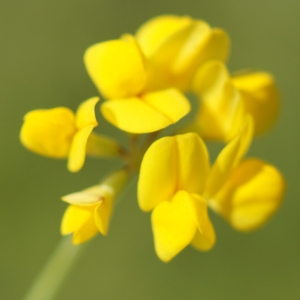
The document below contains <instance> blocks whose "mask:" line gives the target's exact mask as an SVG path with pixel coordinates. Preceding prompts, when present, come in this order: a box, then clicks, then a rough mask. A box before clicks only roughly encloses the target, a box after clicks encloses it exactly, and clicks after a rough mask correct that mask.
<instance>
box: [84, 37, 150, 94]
mask: <svg viewBox="0 0 300 300" xmlns="http://www.w3.org/2000/svg"><path fill="white" fill-rule="evenodd" d="M84 62H85V66H86V68H87V71H88V73H89V75H90V77H91V79H92V80H93V82H94V84H95V85H96V87H97V88H98V89H99V91H100V93H102V94H103V95H104V96H105V97H106V98H122V97H130V96H135V95H137V94H138V93H140V92H141V90H142V89H143V87H144V84H145V80H146V75H145V69H144V61H143V57H142V55H141V52H140V49H139V48H138V46H137V44H136V42H135V40H134V39H133V38H128V36H126V38H124V39H120V40H113V41H108V42H103V43H99V44H96V45H93V46H91V47H89V48H88V49H87V51H86V52H85V55H84Z"/></svg>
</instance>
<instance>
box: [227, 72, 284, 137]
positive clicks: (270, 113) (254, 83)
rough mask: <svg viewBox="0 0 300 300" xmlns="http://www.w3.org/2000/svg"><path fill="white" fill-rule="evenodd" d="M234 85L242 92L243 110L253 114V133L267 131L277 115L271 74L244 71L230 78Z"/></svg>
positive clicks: (275, 95)
mask: <svg viewBox="0 0 300 300" xmlns="http://www.w3.org/2000/svg"><path fill="white" fill-rule="evenodd" d="M232 82H233V84H234V86H235V87H236V88H237V89H238V90H239V91H240V92H241V93H242V96H243V100H244V105H245V110H246V112H247V113H250V114H251V115H252V116H253V119H254V123H255V133H256V134H261V133H263V132H265V131H267V130H268V129H269V128H270V127H271V126H272V125H273V124H274V122H275V120H276V119H277V116H278V112H279V108H280V103H279V95H278V91H277V88H276V85H275V82H274V78H273V77H272V75H271V74H269V73H266V72H247V73H246V72H244V73H241V74H237V75H235V76H234V77H233V78H232Z"/></svg>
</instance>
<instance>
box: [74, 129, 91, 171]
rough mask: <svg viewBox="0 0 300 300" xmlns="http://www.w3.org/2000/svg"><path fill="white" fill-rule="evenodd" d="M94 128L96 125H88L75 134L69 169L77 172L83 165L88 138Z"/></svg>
mask: <svg viewBox="0 0 300 300" xmlns="http://www.w3.org/2000/svg"><path fill="white" fill-rule="evenodd" d="M93 128H94V125H89V126H86V127H84V128H82V129H80V130H79V131H77V132H76V134H75V135H74V137H73V140H72V144H71V148H70V152H69V158H68V169H69V171H71V172H77V171H79V170H80V169H81V168H82V167H83V165H84V161H85V155H86V144H87V140H88V138H89V135H90V134H91V132H92V130H93Z"/></svg>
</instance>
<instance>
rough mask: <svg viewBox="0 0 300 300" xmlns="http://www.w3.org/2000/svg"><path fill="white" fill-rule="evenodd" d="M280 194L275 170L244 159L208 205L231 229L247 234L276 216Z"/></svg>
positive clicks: (281, 185) (282, 184)
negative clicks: (246, 232)
mask: <svg viewBox="0 0 300 300" xmlns="http://www.w3.org/2000/svg"><path fill="white" fill-rule="evenodd" d="M284 191H285V181H284V179H283V177H282V175H281V174H280V172H279V171H278V170H277V169H276V168H275V167H273V166H271V165H269V164H267V163H265V162H263V161H261V160H258V159H247V160H245V161H243V162H242V163H241V164H240V165H239V166H238V167H237V168H236V169H235V170H234V171H233V173H232V174H231V176H230V177H229V178H228V180H227V182H226V184H225V185H224V186H223V188H222V189H221V190H220V192H219V193H218V194H217V195H216V196H215V198H214V199H211V201H210V204H211V207H212V208H213V209H214V210H215V211H216V212H217V213H219V214H221V215H222V216H223V217H224V218H225V219H226V220H227V221H228V222H229V223H230V224H231V225H232V226H233V227H234V228H235V229H237V230H240V231H250V230H253V229H256V228H258V227H260V226H261V225H263V224H264V223H265V222H266V221H267V220H268V219H269V218H270V217H271V216H272V215H273V214H274V212H276V210H277V209H278V207H279V206H280V204H281V202H282V198H283V194H284Z"/></svg>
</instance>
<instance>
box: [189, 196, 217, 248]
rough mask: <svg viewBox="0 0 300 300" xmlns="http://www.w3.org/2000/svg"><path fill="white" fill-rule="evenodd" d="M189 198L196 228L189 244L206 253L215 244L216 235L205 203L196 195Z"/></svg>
mask: <svg viewBox="0 0 300 300" xmlns="http://www.w3.org/2000/svg"><path fill="white" fill-rule="evenodd" d="M189 197H190V199H191V201H192V202H193V204H194V208H195V213H196V221H197V226H198V230H197V232H196V234H195V236H194V238H193V240H192V242H191V244H192V246H194V247H195V248H197V249H198V250H201V251H208V250H210V249H211V248H212V247H213V246H214V244H215V242H216V234H215V230H214V228H213V225H212V223H211V221H210V219H209V216H208V211H207V204H206V201H205V200H204V199H203V198H202V197H201V196H199V195H197V194H189Z"/></svg>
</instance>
